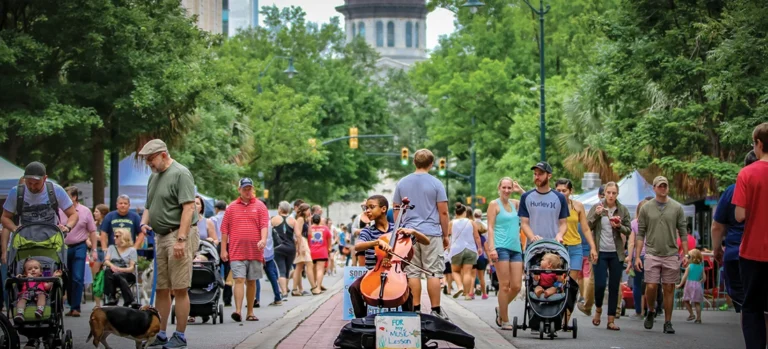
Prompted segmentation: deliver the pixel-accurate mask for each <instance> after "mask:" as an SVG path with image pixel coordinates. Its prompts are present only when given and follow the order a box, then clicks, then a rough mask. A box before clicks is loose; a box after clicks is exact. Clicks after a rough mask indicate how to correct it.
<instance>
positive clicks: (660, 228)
mask: <svg viewBox="0 0 768 349" xmlns="http://www.w3.org/2000/svg"><path fill="white" fill-rule="evenodd" d="M653 191H654V192H655V193H656V198H655V199H654V200H651V201H649V202H648V203H647V204H645V205H643V208H641V209H640V215H639V216H638V217H637V227H638V231H637V241H636V242H635V246H636V247H635V256H636V257H635V268H636V269H637V270H638V271H639V270H642V269H644V270H645V284H646V288H645V298H646V300H647V302H646V303H647V304H656V291H657V290H658V287H659V284H661V288H662V291H663V292H664V333H669V334H674V333H675V330H674V329H673V328H672V307H673V305H674V304H673V303H674V300H675V284H676V283H677V282H678V281H679V280H680V255H679V254H678V246H677V233H678V232H679V233H680V244H681V245H682V246H683V253H684V255H687V254H688V240H687V239H686V237H687V236H688V231H687V228H688V224H687V222H686V220H685V212H684V211H683V206H682V205H680V203H679V202H677V201H675V200H673V199H672V198H670V197H669V181H667V178H666V177H662V176H658V177H656V178H655V179H654V180H653ZM643 246H645V266H643V262H642V261H641V260H640V254H641V252H642V250H643ZM655 315H656V312H655V311H654V309H653V308H651V309H649V310H648V315H647V316H646V317H645V324H644V325H645V328H646V329H649V330H650V329H651V328H653V318H654V317H655Z"/></svg>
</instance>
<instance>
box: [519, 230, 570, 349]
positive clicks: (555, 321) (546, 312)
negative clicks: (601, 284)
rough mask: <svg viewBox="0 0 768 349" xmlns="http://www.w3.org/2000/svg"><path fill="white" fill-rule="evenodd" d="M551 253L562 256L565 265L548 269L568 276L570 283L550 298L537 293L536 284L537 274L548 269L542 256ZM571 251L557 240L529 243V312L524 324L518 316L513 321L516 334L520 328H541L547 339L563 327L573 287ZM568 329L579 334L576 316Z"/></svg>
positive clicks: (527, 266) (527, 275)
mask: <svg viewBox="0 0 768 349" xmlns="http://www.w3.org/2000/svg"><path fill="white" fill-rule="evenodd" d="M547 253H554V254H556V255H558V256H560V261H561V267H560V269H553V270H546V271H549V272H554V273H555V274H557V275H558V276H560V275H565V278H566V282H564V285H563V290H562V292H560V293H556V294H554V295H552V296H550V297H548V298H546V297H545V296H544V295H543V294H542V295H541V297H537V296H536V293H534V292H533V290H534V288H535V287H536V285H534V280H533V276H534V275H538V274H541V273H542V272H544V271H545V270H544V269H540V268H539V265H540V264H541V259H542V257H544V255H545V254H547ZM569 260H570V259H569V256H568V250H567V249H566V248H565V246H563V245H561V244H559V243H558V242H557V241H554V240H539V241H535V242H533V243H530V244H529V245H528V248H527V249H526V251H525V259H524V264H523V267H524V268H525V285H526V290H527V294H526V295H525V311H524V313H523V324H522V325H518V319H517V316H515V317H514V318H513V320H512V336H513V337H517V329H518V328H520V329H522V330H523V331H525V330H526V329H527V328H532V329H537V330H538V331H539V339H544V336H545V335H546V336H549V338H550V339H554V338H555V332H557V331H560V330H563V328H562V327H563V321H564V319H565V310H566V304H567V300H568V299H569V296H568V295H569V292H571V286H570V285H569V282H568V280H567V279H568V271H569V269H570V266H569V265H568V261H569ZM567 329H569V330H571V331H572V332H573V338H576V335H577V326H576V319H575V318H574V319H573V325H572V326H570V327H568V328H567Z"/></svg>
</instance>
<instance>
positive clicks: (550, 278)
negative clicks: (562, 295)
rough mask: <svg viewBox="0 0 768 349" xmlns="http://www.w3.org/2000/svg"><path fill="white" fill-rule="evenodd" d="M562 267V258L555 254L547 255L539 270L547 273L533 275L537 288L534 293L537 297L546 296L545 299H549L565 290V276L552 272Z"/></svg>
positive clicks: (542, 260)
mask: <svg viewBox="0 0 768 349" xmlns="http://www.w3.org/2000/svg"><path fill="white" fill-rule="evenodd" d="M561 267H562V261H561V260H560V256H558V255H556V254H554V253H547V254H545V255H544V257H542V258H541V263H540V264H539V268H540V269H542V270H545V271H542V272H541V273H539V274H533V284H534V285H535V286H536V288H534V289H533V292H534V293H535V294H536V297H539V298H540V297H541V295H542V294H544V297H545V298H549V297H550V296H552V295H554V294H556V293H558V292H560V291H562V290H563V286H564V285H565V274H564V273H559V274H558V273H554V272H552V271H550V270H552V269H560V268H561Z"/></svg>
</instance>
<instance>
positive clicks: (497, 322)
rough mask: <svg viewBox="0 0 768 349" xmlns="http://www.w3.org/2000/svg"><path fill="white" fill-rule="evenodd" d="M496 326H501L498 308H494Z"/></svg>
mask: <svg viewBox="0 0 768 349" xmlns="http://www.w3.org/2000/svg"><path fill="white" fill-rule="evenodd" d="M496 326H499V327H501V326H502V323H501V317H499V307H496Z"/></svg>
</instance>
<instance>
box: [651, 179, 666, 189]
mask: <svg viewBox="0 0 768 349" xmlns="http://www.w3.org/2000/svg"><path fill="white" fill-rule="evenodd" d="M662 183H664V184H666V185H669V181H668V180H667V177H664V176H658V177H656V178H654V179H653V187H654V188H655V187H656V186H657V185H659V184H662Z"/></svg>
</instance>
